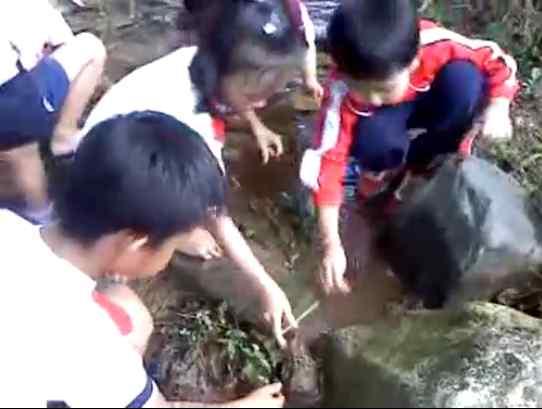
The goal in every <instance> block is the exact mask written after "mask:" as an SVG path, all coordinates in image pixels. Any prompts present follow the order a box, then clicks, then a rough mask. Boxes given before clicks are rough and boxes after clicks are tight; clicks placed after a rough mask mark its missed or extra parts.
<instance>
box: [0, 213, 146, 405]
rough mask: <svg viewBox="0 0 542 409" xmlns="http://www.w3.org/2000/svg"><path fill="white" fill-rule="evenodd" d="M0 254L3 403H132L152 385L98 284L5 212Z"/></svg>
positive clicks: (0, 388)
mask: <svg viewBox="0 0 542 409" xmlns="http://www.w3.org/2000/svg"><path fill="white" fill-rule="evenodd" d="M0 260H1V261H0V262H1V264H0V276H1V277H2V281H1V284H0V328H1V329H0V334H1V336H0V385H1V386H0V407H46V404H47V402H48V401H59V402H66V403H67V404H68V406H70V407H126V406H128V405H129V404H130V403H132V402H133V400H134V399H135V398H136V397H138V396H139V395H140V394H141V393H142V392H143V391H144V390H145V386H146V385H147V383H148V377H147V375H146V373H145V370H144V368H143V364H142V359H141V357H140V356H139V354H138V353H137V352H136V350H135V349H134V348H132V346H131V345H130V344H129V343H128V342H127V341H126V340H125V339H124V338H123V336H122V335H121V334H120V332H119V330H118V329H117V327H116V326H115V324H114V323H113V321H112V320H111V318H110V317H109V315H108V314H107V313H106V312H105V310H103V309H102V308H101V307H99V306H98V304H96V302H95V301H94V300H93V298H92V294H93V291H94V289H95V282H94V281H93V280H91V279H90V278H89V277H88V276H86V275H85V274H84V273H82V272H81V271H79V270H78V269H76V268H75V267H74V266H72V265H71V264H69V263H68V262H66V261H65V260H62V259H60V258H59V257H57V256H56V255H55V254H54V253H53V252H52V251H51V250H50V249H49V247H48V246H47V245H46V244H45V242H44V241H43V240H42V238H41V235H40V232H39V229H38V228H37V227H34V226H32V225H30V224H29V223H27V222H26V221H24V220H23V219H20V218H19V217H18V216H16V215H14V214H13V213H10V212H8V211H2V210H0ZM11 405H13V406H11Z"/></svg>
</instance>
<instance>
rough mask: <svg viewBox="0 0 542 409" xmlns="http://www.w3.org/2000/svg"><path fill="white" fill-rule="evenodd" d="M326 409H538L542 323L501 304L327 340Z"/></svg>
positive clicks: (413, 317) (408, 319)
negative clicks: (360, 408) (335, 408)
mask: <svg viewBox="0 0 542 409" xmlns="http://www.w3.org/2000/svg"><path fill="white" fill-rule="evenodd" d="M324 376H325V390H324V396H325V400H326V402H325V407H345V408H348V407H378V408H386V407H412V408H414V407H416V408H418V407H422V408H423V407H428V408H429V407H444V408H455V407H540V406H541V405H542V324H541V322H540V321H539V320H537V319H534V318H531V317H528V316H527V315H524V314H522V313H519V312H516V311H514V310H512V309H509V308H506V307H500V306H497V305H493V304H489V303H478V304H469V305H467V306H465V307H464V308H463V309H461V310H454V311H451V310H450V311H439V312H417V313H412V314H409V315H408V316H405V317H404V318H402V319H401V320H400V321H399V322H396V323H381V324H379V325H375V326H371V327H368V326H364V327H352V328H348V329H345V330H341V331H338V332H336V333H335V334H333V335H332V336H330V338H329V342H328V345H327V351H326V353H325V354H324Z"/></svg>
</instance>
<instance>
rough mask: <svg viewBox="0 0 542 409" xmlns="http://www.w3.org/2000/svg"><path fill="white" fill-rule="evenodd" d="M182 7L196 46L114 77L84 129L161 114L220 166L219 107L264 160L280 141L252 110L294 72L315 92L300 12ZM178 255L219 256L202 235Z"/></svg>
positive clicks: (310, 38)
mask: <svg viewBox="0 0 542 409" xmlns="http://www.w3.org/2000/svg"><path fill="white" fill-rule="evenodd" d="M190 6H191V7H190V8H191V9H192V10H194V9H197V19H198V21H199V22H201V24H199V27H200V28H199V31H200V33H199V36H200V40H201V41H200V47H199V48H195V47H190V48H181V49H179V50H177V51H174V52H172V53H171V54H169V55H166V56H165V57H163V58H161V59H159V60H157V61H155V62H152V63H150V64H148V65H146V66H144V67H141V68H139V69H137V70H135V71H134V72H133V73H131V74H129V75H128V76H127V77H125V78H124V79H122V80H121V81H120V82H119V83H118V84H116V85H115V86H113V87H112V89H111V90H109V92H108V93H106V95H105V96H104V97H103V98H102V99H101V101H100V102H99V103H98V104H97V106H96V107H95V109H94V110H93V111H92V113H91V115H90V117H89V119H88V122H87V125H86V129H88V128H90V127H92V126H93V125H94V124H96V123H97V122H99V121H101V120H104V119H106V118H109V117H111V116H112V115H116V114H119V113H128V112H131V111H135V110H145V109H152V110H155V111H159V112H164V113H168V114H170V115H172V116H174V117H176V118H178V119H179V120H182V121H183V122H185V123H186V124H188V125H189V126H190V127H192V128H193V129H195V130H196V131H197V132H198V133H199V134H200V135H201V136H202V137H203V138H204V139H205V140H206V142H207V143H208V144H209V147H210V148H211V150H212V151H213V152H214V153H215V155H216V157H217V160H218V161H219V162H220V163H221V164H222V154H221V151H222V148H223V145H224V142H225V129H224V122H223V121H222V114H221V113H220V112H219V111H220V106H222V105H226V106H227V107H230V108H231V110H232V111H233V112H237V113H240V114H241V115H242V116H244V117H245V118H247V119H248V120H249V122H250V124H251V127H252V130H253V132H254V134H255V136H256V140H257V142H258V145H259V146H260V149H261V152H262V157H263V160H264V162H267V161H268V159H269V157H271V156H275V155H278V154H280V153H281V152H282V143H281V140H280V137H278V136H277V135H275V134H274V133H273V132H272V131H270V130H269V129H267V128H266V127H265V126H264V125H263V124H262V123H261V121H260V120H259V119H258V117H257V116H256V114H255V111H254V107H255V105H262V104H263V103H265V100H266V99H267V98H269V97H270V96H271V95H272V94H274V93H275V92H277V91H279V90H280V89H281V88H282V87H283V86H284V85H285V84H286V82H287V81H288V80H290V79H292V78H294V77H295V75H296V74H297V72H298V71H302V72H303V76H304V78H305V82H306V84H307V86H308V87H309V88H311V89H312V90H313V91H314V94H315V95H316V97H318V94H319V93H320V92H321V87H320V86H319V84H318V81H317V78H316V46H315V34H314V27H313V26H312V23H311V21H310V19H309V16H308V12H307V10H306V8H305V6H304V5H303V4H302V3H300V2H299V1H298V0H263V1H259V2H239V1H233V2H224V1H211V2H210V5H209V6H207V7H204V8H203V10H202V7H201V5H199V3H194V4H192V3H191V4H190ZM196 6H198V7H196ZM203 16H205V18H204V17H203ZM204 21H205V22H206V23H205V24H203V22H204ZM84 133H85V130H83V132H82V135H84ZM180 250H181V251H182V252H183V253H185V254H189V255H193V256H198V257H202V258H205V259H209V258H213V257H217V256H220V254H221V250H220V248H219V247H218V245H217V244H216V242H215V240H214V239H213V237H212V236H211V235H210V234H209V233H208V232H206V231H205V230H199V231H196V232H194V233H193V234H192V235H191V237H187V240H186V241H185V244H184V245H183V246H182V248H180ZM254 265H255V264H254Z"/></svg>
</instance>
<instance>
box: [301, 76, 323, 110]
mask: <svg viewBox="0 0 542 409" xmlns="http://www.w3.org/2000/svg"><path fill="white" fill-rule="evenodd" d="M305 88H306V89H307V91H308V92H309V93H310V94H311V95H312V96H313V98H314V99H315V100H316V102H317V103H318V106H321V105H322V101H323V99H324V88H323V87H322V85H320V82H318V79H317V78H316V77H315V76H311V77H310V78H307V79H306V80H305Z"/></svg>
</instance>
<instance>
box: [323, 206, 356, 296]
mask: <svg viewBox="0 0 542 409" xmlns="http://www.w3.org/2000/svg"><path fill="white" fill-rule="evenodd" d="M339 218H340V207H339V206H323V207H321V208H320V213H319V224H320V234H321V237H322V243H323V246H324V260H323V265H322V269H321V271H320V281H321V284H322V287H323V289H324V291H325V292H326V293H328V294H331V293H343V294H346V293H349V292H350V291H351V288H350V285H349V284H348V282H347V281H346V277H345V274H346V265H347V261H346V254H345V252H344V248H343V245H342V241H341V236H340V233H339Z"/></svg>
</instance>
